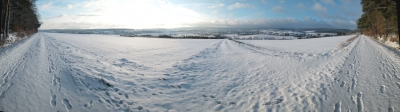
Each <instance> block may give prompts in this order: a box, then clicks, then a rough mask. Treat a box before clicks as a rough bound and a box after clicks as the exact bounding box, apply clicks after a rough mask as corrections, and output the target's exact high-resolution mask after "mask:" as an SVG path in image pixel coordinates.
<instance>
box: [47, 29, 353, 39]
mask: <svg viewBox="0 0 400 112" xmlns="http://www.w3.org/2000/svg"><path fill="white" fill-rule="evenodd" d="M46 32H54V33H73V34H104V35H120V36H123V37H151V38H174V39H235V40H293V39H308V38H320V37H331V36H340V35H348V34H351V33H355V32H329V31H326V32H321V31H316V30H306V31H296V30H279V29H266V30H165V29H163V30H127V29H120V30H56V31H46Z"/></svg>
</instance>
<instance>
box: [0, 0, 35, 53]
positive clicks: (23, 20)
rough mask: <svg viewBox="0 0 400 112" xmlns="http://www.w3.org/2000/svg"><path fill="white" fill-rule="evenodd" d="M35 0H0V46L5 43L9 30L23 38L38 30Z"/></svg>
mask: <svg viewBox="0 0 400 112" xmlns="http://www.w3.org/2000/svg"><path fill="white" fill-rule="evenodd" d="M36 1H37V0H1V2H0V3H1V4H0V13H1V14H0V19H1V21H0V32H1V34H2V36H1V37H0V46H1V45H2V44H4V43H5V41H6V39H7V38H8V37H9V33H10V32H16V33H17V36H18V37H20V38H23V37H25V36H29V35H32V34H34V33H36V32H38V28H39V27H40V25H41V23H40V22H39V18H40V15H39V14H38V9H37V7H36Z"/></svg>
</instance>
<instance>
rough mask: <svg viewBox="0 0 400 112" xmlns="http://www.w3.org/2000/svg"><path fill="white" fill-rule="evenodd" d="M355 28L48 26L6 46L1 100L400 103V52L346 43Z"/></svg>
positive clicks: (98, 104)
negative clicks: (233, 31) (156, 32)
mask: <svg viewBox="0 0 400 112" xmlns="http://www.w3.org/2000/svg"><path fill="white" fill-rule="evenodd" d="M351 37H354V35H352V36H343V37H330V38H321V39H306V40H285V41H274V43H276V44H275V45H274V44H273V43H269V44H268V45H266V44H265V43H268V42H271V41H231V40H191V39H183V40H182V39H151V38H126V37H118V36H104V35H74V34H55V33H38V34H36V35H34V36H32V37H31V38H28V39H25V40H23V41H21V42H18V43H16V44H14V45H11V46H8V47H6V48H4V49H1V50H0V68H1V69H0V75H1V76H0V110H1V111H6V112H8V111H36V112H41V111H339V112H340V111H348V110H351V111H366V112H368V111H389V112H395V111H398V110H399V109H398V107H397V106H398V105H400V98H399V95H400V75H399V73H398V69H399V67H400V66H399V57H398V54H395V53H393V52H392V51H389V50H388V49H387V48H385V47H383V46H382V45H380V44H378V43H377V42H375V41H373V40H371V39H370V38H368V37H364V36H360V38H357V39H356V40H355V41H354V42H352V43H351V44H344V45H341V43H342V42H345V41H346V40H347V39H349V38H351ZM282 43H286V44H287V43H290V45H292V46H279V45H281V44H282ZM308 43H313V44H312V45H309V44H308ZM269 45H273V46H269ZM308 49H309V50H308Z"/></svg>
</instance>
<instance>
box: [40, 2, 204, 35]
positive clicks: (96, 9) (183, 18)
mask: <svg viewBox="0 0 400 112" xmlns="http://www.w3.org/2000/svg"><path fill="white" fill-rule="evenodd" d="M71 5H72V6H73V7H75V8H82V10H81V11H79V12H69V13H68V14H69V15H68V16H66V15H64V16H62V15H60V16H57V17H49V16H47V17H46V16H44V18H46V19H44V20H43V26H42V27H41V29H54V28H67V27H72V25H77V28H85V27H86V28H175V27H184V26H182V24H183V23H193V22H197V21H199V20H201V19H203V18H205V17H207V16H204V15H201V14H199V13H197V12H195V11H193V10H191V9H188V8H185V7H184V6H180V5H174V4H171V3H168V4H163V3H158V2H157V1H150V0H120V1H116V0H92V1H87V2H83V3H81V4H71ZM115 6H118V7H115ZM59 9H60V10H55V12H58V13H63V12H66V10H67V9H66V7H65V6H64V7H62V8H61V7H60V8H59ZM66 23H68V24H66ZM79 23H84V24H82V25H80V24H79ZM89 24H91V25H92V26H90V25H89ZM64 26H65V27H64ZM89 26H90V27H89ZM111 26H114V27H111ZM117 26H118V27H117Z"/></svg>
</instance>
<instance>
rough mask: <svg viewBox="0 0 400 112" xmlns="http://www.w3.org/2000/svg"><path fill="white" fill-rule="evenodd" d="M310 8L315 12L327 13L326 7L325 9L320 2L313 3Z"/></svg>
mask: <svg viewBox="0 0 400 112" xmlns="http://www.w3.org/2000/svg"><path fill="white" fill-rule="evenodd" d="M312 9H313V10H314V11H316V12H323V13H328V9H326V8H325V7H324V6H322V5H321V4H320V3H315V4H314V6H313V7H312Z"/></svg>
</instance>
